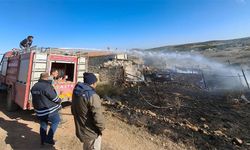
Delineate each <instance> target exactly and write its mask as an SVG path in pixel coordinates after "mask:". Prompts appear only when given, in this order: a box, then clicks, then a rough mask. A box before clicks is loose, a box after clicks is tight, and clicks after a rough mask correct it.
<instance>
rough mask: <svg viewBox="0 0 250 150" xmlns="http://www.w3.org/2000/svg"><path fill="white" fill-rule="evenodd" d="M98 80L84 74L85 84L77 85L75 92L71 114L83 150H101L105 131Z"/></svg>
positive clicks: (90, 74) (91, 75) (91, 74)
mask: <svg viewBox="0 0 250 150" xmlns="http://www.w3.org/2000/svg"><path fill="white" fill-rule="evenodd" d="M96 85H97V78H96V76H95V75H94V74H93V73H84V83H80V82H79V83H77V85H76V86H75V88H74V91H73V97H72V105H71V112H72V114H73V116H74V121H75V128H76V136H77V137H78V139H79V140H80V141H81V142H82V143H83V150H100V149H101V136H102V131H103V130H104V128H105V127H104V117H103V114H102V108H101V100H100V97H99V96H98V95H97V94H96V92H95V88H96Z"/></svg>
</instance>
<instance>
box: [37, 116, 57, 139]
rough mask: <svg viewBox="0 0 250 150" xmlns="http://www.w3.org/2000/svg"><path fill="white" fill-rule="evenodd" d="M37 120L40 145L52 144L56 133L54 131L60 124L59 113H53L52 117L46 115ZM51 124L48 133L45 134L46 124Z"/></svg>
mask: <svg viewBox="0 0 250 150" xmlns="http://www.w3.org/2000/svg"><path fill="white" fill-rule="evenodd" d="M38 119H39V120H40V136H41V143H42V144H43V143H45V142H48V143H51V142H54V140H53V138H54V134H55V132H56V129H57V127H58V124H59V123H60V120H61V119H60V116H59V113H58V112H56V113H53V114H52V115H51V114H49V115H46V116H40V117H38ZM49 122H50V123H51V125H50V129H49V132H48V134H47V127H48V123H49Z"/></svg>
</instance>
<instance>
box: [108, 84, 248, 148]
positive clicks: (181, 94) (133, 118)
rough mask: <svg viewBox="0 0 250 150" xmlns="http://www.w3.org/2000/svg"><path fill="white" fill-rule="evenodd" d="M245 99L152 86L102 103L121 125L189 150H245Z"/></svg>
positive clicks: (236, 95) (187, 87) (181, 87)
mask: <svg viewBox="0 0 250 150" xmlns="http://www.w3.org/2000/svg"><path fill="white" fill-rule="evenodd" d="M138 87H139V88H138ZM244 96H245V98H247V99H250V95H249V93H248V92H246V93H245V92H243V91H241V92H233V91H227V92H225V91H217V92H208V91H206V90H202V89H200V88H198V87H196V86H193V85H188V84H186V85H184V84H180V83H151V84H148V85H147V86H146V85H143V84H142V85H139V86H133V87H130V88H128V89H125V90H124V93H123V94H122V95H119V96H114V97H113V98H106V99H107V101H106V105H107V106H108V108H109V110H110V111H113V112H114V113H116V115H117V116H119V117H120V118H122V119H123V120H124V121H125V122H128V123H130V124H133V125H136V126H138V127H144V128H146V129H148V131H149V132H150V133H152V134H153V135H156V136H160V137H162V139H171V140H172V141H173V142H175V143H182V144H184V145H185V147H186V148H188V149H250V136H249V135H250V127H249V124H250V104H249V101H248V100H247V101H246V99H245V98H244ZM166 145H167V144H166Z"/></svg>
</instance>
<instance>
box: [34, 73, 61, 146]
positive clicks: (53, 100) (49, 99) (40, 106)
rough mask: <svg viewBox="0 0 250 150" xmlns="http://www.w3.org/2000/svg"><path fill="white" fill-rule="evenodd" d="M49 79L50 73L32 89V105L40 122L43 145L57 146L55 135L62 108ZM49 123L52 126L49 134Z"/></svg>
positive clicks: (45, 74) (44, 75)
mask: <svg viewBox="0 0 250 150" xmlns="http://www.w3.org/2000/svg"><path fill="white" fill-rule="evenodd" d="M48 78H49V74H48V73H42V74H41V75H40V79H39V80H38V82H37V83H36V84H35V85H34V86H33V87H32V89H31V94H32V104H33V107H34V110H35V113H36V116H37V117H38V119H39V121H40V137H41V145H44V144H51V145H54V144H55V141H54V134H55V132H56V129H57V127H58V124H59V123H60V116H59V113H58V111H59V109H60V108H61V99H60V98H59V97H58V95H57V93H56V91H55V89H54V87H53V86H52V85H51V83H50V81H49V80H48ZM49 122H50V123H51V125H50V129H49V132H48V134H47V127H48V123H49Z"/></svg>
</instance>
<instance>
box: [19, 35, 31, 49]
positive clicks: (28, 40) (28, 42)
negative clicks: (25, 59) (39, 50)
mask: <svg viewBox="0 0 250 150" xmlns="http://www.w3.org/2000/svg"><path fill="white" fill-rule="evenodd" d="M33 38H34V37H33V36H31V35H29V36H28V37H27V38H26V39H24V40H22V41H21V42H20V45H19V46H20V48H21V49H22V50H27V49H28V48H30V47H31V45H32V42H33Z"/></svg>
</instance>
